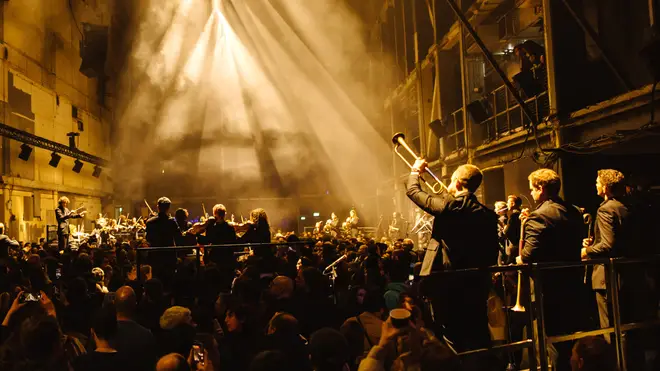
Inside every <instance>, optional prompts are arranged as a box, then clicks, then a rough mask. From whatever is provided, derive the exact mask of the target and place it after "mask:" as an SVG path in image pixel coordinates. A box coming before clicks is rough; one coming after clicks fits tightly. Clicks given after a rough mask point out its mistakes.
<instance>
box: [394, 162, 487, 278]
mask: <svg viewBox="0 0 660 371" xmlns="http://www.w3.org/2000/svg"><path fill="white" fill-rule="evenodd" d="M406 194H407V195H408V198H410V200H411V201H412V202H414V203H415V204H416V205H417V206H419V207H420V208H421V209H422V210H424V211H426V212H427V213H429V214H431V215H433V216H434V217H435V219H434V221H433V231H432V233H431V236H432V238H433V239H434V240H435V241H437V242H439V243H441V244H442V245H443V250H445V251H444V253H443V254H438V255H437V256H436V258H435V261H434V263H433V269H434V270H437V269H442V266H443V265H444V266H449V265H451V267H452V268H454V269H464V268H478V267H487V266H491V265H495V264H497V254H498V251H499V247H498V246H499V245H498V230H497V214H495V212H493V211H492V210H490V209H488V208H487V207H486V206H484V205H482V204H481V203H479V201H478V200H477V197H476V196H475V195H474V194H471V193H464V194H462V195H459V196H457V197H454V196H452V195H450V194H448V193H446V192H445V193H442V194H439V195H432V194H429V193H427V192H425V191H424V190H422V187H421V185H420V180H419V176H416V175H412V174H411V175H410V177H409V178H408V185H407V192H406Z"/></svg>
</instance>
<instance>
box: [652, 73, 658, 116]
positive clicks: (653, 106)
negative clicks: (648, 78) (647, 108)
mask: <svg viewBox="0 0 660 371" xmlns="http://www.w3.org/2000/svg"><path fill="white" fill-rule="evenodd" d="M657 85H658V80H656V79H654V80H653V86H651V125H653V124H654V123H655V88H656V86H657Z"/></svg>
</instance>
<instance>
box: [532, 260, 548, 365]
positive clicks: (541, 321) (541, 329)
mask: <svg viewBox="0 0 660 371" xmlns="http://www.w3.org/2000/svg"><path fill="white" fill-rule="evenodd" d="M531 277H532V280H534V298H533V301H534V303H536V305H535V306H534V305H533V307H535V309H536V333H537V339H538V346H539V362H540V366H541V371H550V369H549V368H548V347H547V345H546V336H545V313H544V310H543V291H542V285H541V283H542V281H541V269H540V268H539V266H538V264H537V263H534V264H533V266H532V270H531ZM530 297H531V295H530Z"/></svg>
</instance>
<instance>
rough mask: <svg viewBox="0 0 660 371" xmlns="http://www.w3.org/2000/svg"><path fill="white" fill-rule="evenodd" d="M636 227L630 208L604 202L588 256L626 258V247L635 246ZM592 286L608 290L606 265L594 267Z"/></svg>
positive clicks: (597, 219)
mask: <svg viewBox="0 0 660 371" xmlns="http://www.w3.org/2000/svg"><path fill="white" fill-rule="evenodd" d="M634 227H635V223H633V222H632V212H631V210H630V209H629V208H628V206H626V205H625V204H623V203H622V202H621V201H619V200H616V199H609V200H607V201H603V203H601V204H600V207H599V208H598V213H597V214H596V223H595V225H594V243H593V245H591V246H589V247H587V249H586V250H587V255H589V258H592V259H602V258H616V257H622V256H625V255H626V251H625V249H626V247H627V246H629V245H633V244H635V241H634V239H635V233H634ZM591 286H592V288H593V289H594V290H605V289H607V286H606V282H605V266H604V265H600V264H599V265H595V266H594V267H593V273H592V275H591Z"/></svg>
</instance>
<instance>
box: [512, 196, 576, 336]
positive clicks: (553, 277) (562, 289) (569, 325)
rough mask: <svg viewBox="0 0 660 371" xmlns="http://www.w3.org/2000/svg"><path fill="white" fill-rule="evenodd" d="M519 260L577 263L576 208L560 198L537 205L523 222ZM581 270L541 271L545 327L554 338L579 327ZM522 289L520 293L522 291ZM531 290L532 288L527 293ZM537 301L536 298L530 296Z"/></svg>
mask: <svg viewBox="0 0 660 371" xmlns="http://www.w3.org/2000/svg"><path fill="white" fill-rule="evenodd" d="M523 228H524V238H523V241H522V245H523V246H522V254H521V257H522V260H523V262H525V263H543V262H579V261H580V260H581V258H580V251H581V249H582V237H583V234H584V220H583V219H582V213H581V212H580V210H578V208H577V207H575V206H573V205H571V204H569V203H567V202H565V201H564V200H562V199H561V198H558V197H557V198H555V199H550V200H547V201H544V202H543V203H541V204H540V205H539V206H538V207H537V208H536V210H534V211H533V212H532V213H531V214H530V216H529V218H528V219H527V221H526V222H525V225H524V226H523ZM583 280H584V269H583V268H582V267H578V268H559V269H552V270H543V271H541V285H542V287H541V292H542V293H543V300H544V309H545V325H546V326H545V327H546V332H547V333H548V335H551V336H554V335H559V334H565V333H569V332H573V331H576V330H577V329H579V325H580V324H581V323H583V320H584V319H583V317H582V313H583V312H584V311H583V310H582V309H581V307H580V303H581V295H582V289H583V287H584V286H583V285H584V283H583ZM524 287H525V286H524V285H523V290H524ZM535 292H536V291H535V289H534V287H533V286H532V290H531V293H532V295H534V293H535ZM534 297H535V298H537V299H538V296H537V295H534Z"/></svg>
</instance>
